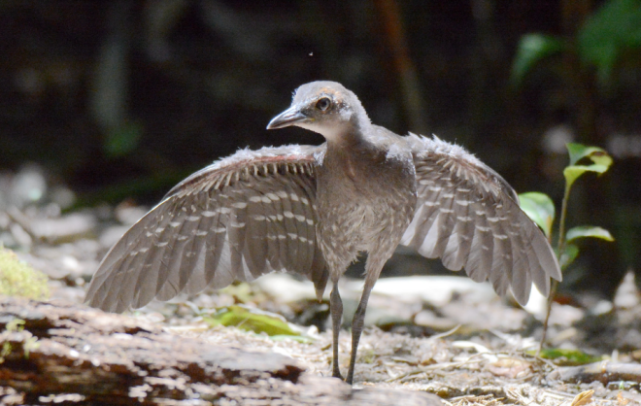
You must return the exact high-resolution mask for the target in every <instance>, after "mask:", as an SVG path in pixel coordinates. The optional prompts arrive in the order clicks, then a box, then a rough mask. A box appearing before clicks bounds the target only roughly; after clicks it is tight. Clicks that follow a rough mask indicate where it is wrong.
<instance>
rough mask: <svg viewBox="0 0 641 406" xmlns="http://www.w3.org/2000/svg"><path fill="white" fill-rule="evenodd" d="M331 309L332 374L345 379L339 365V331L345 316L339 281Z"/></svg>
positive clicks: (331, 300)
mask: <svg viewBox="0 0 641 406" xmlns="http://www.w3.org/2000/svg"><path fill="white" fill-rule="evenodd" d="M329 311H330V312H331V313H332V346H333V350H334V352H333V358H332V370H333V374H332V376H333V377H334V378H340V379H343V376H342V375H341V369H340V366H339V365H338V333H340V331H341V320H342V318H343V301H342V300H341V295H340V294H339V293H338V282H334V287H333V288H332V294H331V295H330V297H329Z"/></svg>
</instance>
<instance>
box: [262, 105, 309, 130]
mask: <svg viewBox="0 0 641 406" xmlns="http://www.w3.org/2000/svg"><path fill="white" fill-rule="evenodd" d="M305 120H307V116H306V115H305V114H303V113H302V112H301V111H300V110H299V108H298V106H296V105H293V106H291V107H290V108H288V109H287V110H285V111H283V112H282V113H280V114H279V115H277V116H276V117H274V118H272V121H270V122H269V124H267V129H268V130H275V129H278V128H284V127H289V126H291V125H296V124H298V123H301V122H303V121H305Z"/></svg>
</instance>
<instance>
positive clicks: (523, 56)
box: [510, 34, 565, 87]
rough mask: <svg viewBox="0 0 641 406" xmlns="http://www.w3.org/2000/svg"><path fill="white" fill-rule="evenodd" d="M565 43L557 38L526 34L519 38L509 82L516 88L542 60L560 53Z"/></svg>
mask: <svg viewBox="0 0 641 406" xmlns="http://www.w3.org/2000/svg"><path fill="white" fill-rule="evenodd" d="M564 49H565V42H564V41H563V40H562V39H560V38H557V37H554V36H551V35H543V34H526V35H524V36H522V37H521V40H520V41H519V44H518V46H517V48H516V56H515V57H514V63H513V64H512V73H511V78H510V81H511V82H512V85H513V86H515V87H518V86H520V85H521V83H522V82H523V79H524V78H525V76H526V75H527V74H528V72H530V70H532V68H533V67H534V66H535V65H536V64H537V63H539V62H540V61H541V60H543V59H544V58H547V57H549V56H552V55H554V54H557V53H560V52H561V51H563V50H564Z"/></svg>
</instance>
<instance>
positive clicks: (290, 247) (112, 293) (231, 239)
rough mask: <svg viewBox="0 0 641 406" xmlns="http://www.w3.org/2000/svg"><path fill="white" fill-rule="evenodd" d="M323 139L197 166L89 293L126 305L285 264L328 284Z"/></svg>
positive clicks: (110, 306)
mask: <svg viewBox="0 0 641 406" xmlns="http://www.w3.org/2000/svg"><path fill="white" fill-rule="evenodd" d="M323 148H324V146H321V147H299V146H292V147H279V148H263V149H261V150H259V151H254V152H248V151H239V152H238V153H237V154H235V155H234V156H232V157H229V158H226V159H223V160H221V161H219V162H216V163H214V164H213V165H211V166H209V167H207V168H205V169H203V170H201V171H199V172H196V173H195V174H193V175H191V176H190V177H188V178H187V179H185V180H184V181H183V182H181V183H180V184H178V185H177V186H176V187H174V188H173V189H172V190H171V191H170V192H169V194H168V195H167V196H166V197H165V198H164V199H163V201H162V202H161V203H160V204H158V205H157V206H156V207H154V208H153V209H152V210H151V211H150V212H149V213H147V214H146V215H145V216H144V217H143V218H142V219H141V220H140V221H139V222H138V223H136V224H135V225H134V226H132V228H131V229H129V231H127V233H125V235H124V236H123V237H122V238H121V240H120V241H118V242H117V243H116V245H115V246H114V247H113V248H112V249H111V250H110V251H109V253H108V254H107V255H106V256H105V258H104V259H103V261H102V262H101V264H100V266H99V268H98V270H97V271H96V274H95V275H94V278H93V279H92V282H91V284H90V286H89V289H88V292H87V301H88V302H89V304H90V305H92V306H94V307H100V308H102V309H105V310H110V311H118V312H120V311H123V310H125V309H127V308H129V307H131V306H134V307H141V306H144V305H145V304H147V303H148V302H149V301H151V300H152V299H154V298H156V299H159V300H168V299H171V298H172V297H174V296H176V295H178V294H179V293H183V292H186V293H196V292H198V291H201V290H203V289H204V288H206V287H207V286H212V287H214V288H221V287H224V286H226V285H228V284H229V283H231V282H233V281H234V280H251V279H254V278H256V277H258V276H260V275H263V274H265V273H268V272H272V271H281V270H284V271H288V272H296V273H301V274H304V275H307V276H309V277H310V278H311V279H312V280H313V281H314V284H315V286H316V288H317V290H322V289H324V288H325V284H326V282H327V270H326V269H325V263H324V260H323V258H322V255H321V254H320V251H319V250H318V246H317V244H316V233H315V221H316V218H317V216H316V213H315V211H314V207H315V206H314V199H315V193H316V189H315V188H316V181H315V178H314V166H315V158H314V153H317V152H318V151H320V150H322V149H323Z"/></svg>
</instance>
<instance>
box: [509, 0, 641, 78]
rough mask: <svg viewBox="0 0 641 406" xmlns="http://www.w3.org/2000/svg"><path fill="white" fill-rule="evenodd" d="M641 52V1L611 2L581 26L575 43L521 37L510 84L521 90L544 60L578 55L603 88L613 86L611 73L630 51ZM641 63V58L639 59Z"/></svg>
mask: <svg viewBox="0 0 641 406" xmlns="http://www.w3.org/2000/svg"><path fill="white" fill-rule="evenodd" d="M639 49H641V1H640V0H609V1H607V2H605V4H603V5H602V6H601V7H600V8H599V9H598V10H597V11H596V12H595V13H594V14H592V15H591V16H590V17H589V18H588V19H587V20H586V21H585V22H584V24H583V25H582V26H581V28H580V30H579V31H578V33H577V38H576V41H574V40H570V41H568V40H567V39H564V38H562V37H557V36H552V35H544V34H536V33H531V34H526V35H524V36H523V37H521V40H520V42H519V44H518V46H517V51H516V56H515V58H514V61H513V64H512V72H511V83H512V84H513V85H514V86H517V87H518V86H520V85H521V84H522V83H523V81H524V79H525V77H526V76H527V75H528V74H529V73H530V72H531V71H532V69H533V68H534V67H535V66H536V65H537V64H539V63H540V62H541V61H542V60H544V59H545V58H548V57H550V56H553V55H557V54H560V53H562V52H575V53H577V54H578V56H579V58H580V59H581V61H582V62H583V63H584V64H586V65H592V66H594V67H596V69H597V77H598V79H599V83H600V84H601V85H602V86H607V85H609V84H611V81H612V72H613V70H614V69H615V66H616V65H617V63H619V62H620V60H621V58H623V57H624V56H625V55H626V53H627V51H630V50H637V51H638V50H639ZM636 60H637V62H641V55H639V54H638V55H636Z"/></svg>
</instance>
